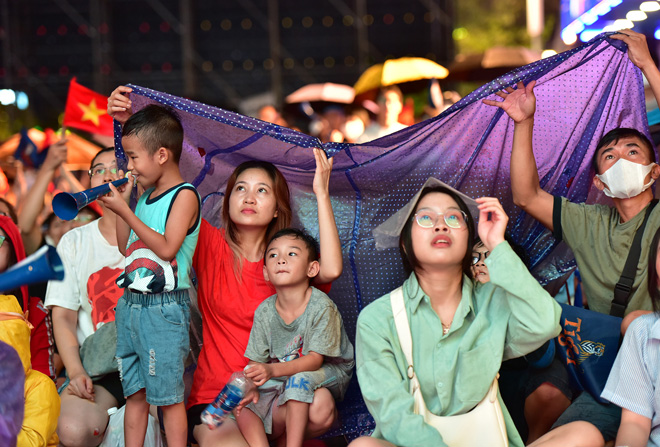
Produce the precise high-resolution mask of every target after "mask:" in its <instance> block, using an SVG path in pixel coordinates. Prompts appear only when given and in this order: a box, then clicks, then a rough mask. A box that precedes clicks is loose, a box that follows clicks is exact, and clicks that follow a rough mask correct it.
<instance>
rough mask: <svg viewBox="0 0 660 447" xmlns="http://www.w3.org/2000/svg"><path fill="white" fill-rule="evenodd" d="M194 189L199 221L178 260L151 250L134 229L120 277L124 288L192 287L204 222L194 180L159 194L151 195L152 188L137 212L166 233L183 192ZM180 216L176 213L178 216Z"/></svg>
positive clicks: (152, 290) (164, 289)
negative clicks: (196, 254)
mask: <svg viewBox="0 0 660 447" xmlns="http://www.w3.org/2000/svg"><path fill="white" fill-rule="evenodd" d="M184 189H190V190H192V191H194V192H195V195H196V196H197V209H198V210H199V211H198V213H197V220H196V221H195V224H194V225H193V226H192V227H191V228H190V229H188V233H187V234H186V238H185V239H184V240H183V244H182V245H181V248H179V251H178V252H177V254H176V256H175V258H174V259H172V260H171V261H165V260H163V259H161V258H159V257H158V256H157V255H156V254H155V253H154V252H153V251H151V250H150V249H149V248H148V247H147V246H146V244H144V242H142V241H141V240H140V239H139V238H138V237H137V235H136V234H135V232H134V231H133V230H132V229H131V233H130V235H129V237H128V243H127V244H126V270H125V271H124V273H123V274H122V275H121V276H120V277H119V278H118V279H117V284H118V285H119V286H120V287H124V288H126V287H128V288H129V289H131V290H133V291H136V292H143V293H161V292H171V291H173V290H184V289H188V288H190V284H191V283H190V271H191V268H192V257H193V254H194V253H195V247H196V246H197V236H198V235H199V226H200V222H201V206H200V198H199V194H198V193H197V190H196V189H195V187H194V186H192V185H191V184H190V183H181V184H179V185H177V186H174V187H172V188H170V189H169V190H167V191H165V192H164V193H162V194H160V195H159V196H157V197H151V193H152V192H153V191H154V188H149V189H148V190H146V191H145V192H144V194H142V196H140V199H139V200H138V203H137V207H136V208H135V215H136V216H137V217H138V218H139V219H140V220H141V221H142V222H144V223H145V224H146V225H147V226H148V227H149V228H151V229H152V230H154V231H156V232H157V233H159V234H165V226H166V225H167V219H168V218H169V217H170V211H171V210H172V205H173V204H174V200H175V199H176V197H177V195H178V194H179V192H181V191H183V190H184ZM175 218H176V216H175Z"/></svg>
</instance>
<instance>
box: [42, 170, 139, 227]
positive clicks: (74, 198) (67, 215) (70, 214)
mask: <svg viewBox="0 0 660 447" xmlns="http://www.w3.org/2000/svg"><path fill="white" fill-rule="evenodd" d="M126 182H128V179H127V178H120V179H119V180H115V181H114V182H112V184H113V185H115V187H118V186H121V185H123V184H124V183H126ZM109 192H110V185H109V184H108V183H104V184H102V185H100V186H97V187H96V188H92V189H86V190H85V191H81V192H77V193H75V194H70V193H68V192H61V193H59V194H58V195H56V196H55V197H54V198H53V211H54V212H55V215H56V216H57V217H59V218H60V219H62V220H71V219H73V218H74V217H76V216H77V215H78V211H80V210H81V209H82V208H83V207H85V206H87V205H89V204H90V203H91V202H93V201H94V200H96V199H98V198H99V197H101V196H104V195H106V194H107V193H109Z"/></svg>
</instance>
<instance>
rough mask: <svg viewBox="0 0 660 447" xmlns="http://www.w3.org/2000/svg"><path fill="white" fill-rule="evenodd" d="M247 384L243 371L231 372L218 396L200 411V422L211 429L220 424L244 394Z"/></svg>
mask: <svg viewBox="0 0 660 447" xmlns="http://www.w3.org/2000/svg"><path fill="white" fill-rule="evenodd" d="M247 386H248V382H247V378H246V377H245V374H244V373H243V371H238V372H235V373H234V374H232V375H231V377H230V378H229V382H227V385H225V387H224V388H223V389H222V391H220V394H218V397H216V398H215V400H214V401H213V403H211V404H209V406H208V407H206V409H205V410H204V411H203V412H202V423H204V424H206V425H207V426H208V427H209V428H210V429H211V430H213V429H214V428H216V427H218V426H219V425H220V424H222V423H223V422H224V421H225V419H227V416H229V414H230V413H231V412H232V411H233V410H234V408H236V406H237V405H238V404H239V402H240V401H241V400H242V399H243V396H245V391H246V390H247Z"/></svg>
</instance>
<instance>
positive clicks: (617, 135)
mask: <svg viewBox="0 0 660 447" xmlns="http://www.w3.org/2000/svg"><path fill="white" fill-rule="evenodd" d="M621 138H637V139H639V140H641V142H642V144H643V145H644V146H646V149H648V151H649V158H650V160H651V161H652V162H654V163H655V162H656V160H657V159H656V156H655V147H654V146H653V143H651V141H649V139H648V137H647V136H646V135H644V134H643V133H642V132H640V131H639V130H637V129H631V128H629V127H617V128H616V129H612V130H610V131H609V132H607V133H606V134H605V135H603V137H602V138H601V139H600V141H598V145H597V146H596V151H595V152H594V156H593V158H592V159H591V167H592V168H593V170H594V171H595V172H596V174H600V172H598V151H600V150H601V149H602V148H604V147H605V146H607V145H609V144H610V143H614V144H617V143H618V142H619V140H620V139H621Z"/></svg>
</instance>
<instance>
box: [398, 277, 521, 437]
mask: <svg viewBox="0 0 660 447" xmlns="http://www.w3.org/2000/svg"><path fill="white" fill-rule="evenodd" d="M390 301H391V304H392V312H393V314H394V323H395V325H396V331H397V334H398V335H399V344H400V345H401V349H402V350H403V353H404V355H405V356H406V361H407V362H408V379H410V393H411V394H412V395H413V399H414V400H415V407H414V411H415V413H416V414H419V415H422V416H423V417H424V421H425V422H426V423H427V424H429V425H431V426H433V427H435V428H436V430H438V431H439V432H440V435H441V436H442V440H443V441H444V442H445V444H447V445H448V446H449V447H508V446H509V439H508V438H507V435H506V425H505V423H504V415H503V414H502V408H501V407H500V402H499V401H498V400H497V389H498V388H497V377H495V379H493V383H492V385H491V386H490V389H489V390H488V393H486V397H484V398H483V400H482V401H481V402H479V403H478V404H477V406H476V407H474V408H473V409H472V410H470V411H469V412H467V413H464V414H459V415H455V416H436V415H435V414H433V413H431V412H430V411H429V410H428V409H427V408H426V404H425V403H424V397H423V396H422V390H421V388H420V385H419V380H418V379H417V375H416V374H415V370H414V368H413V361H412V336H411V335H410V326H409V325H408V315H407V313H406V306H405V303H404V301H403V291H402V290H401V287H399V288H398V289H396V290H394V291H392V293H390Z"/></svg>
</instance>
